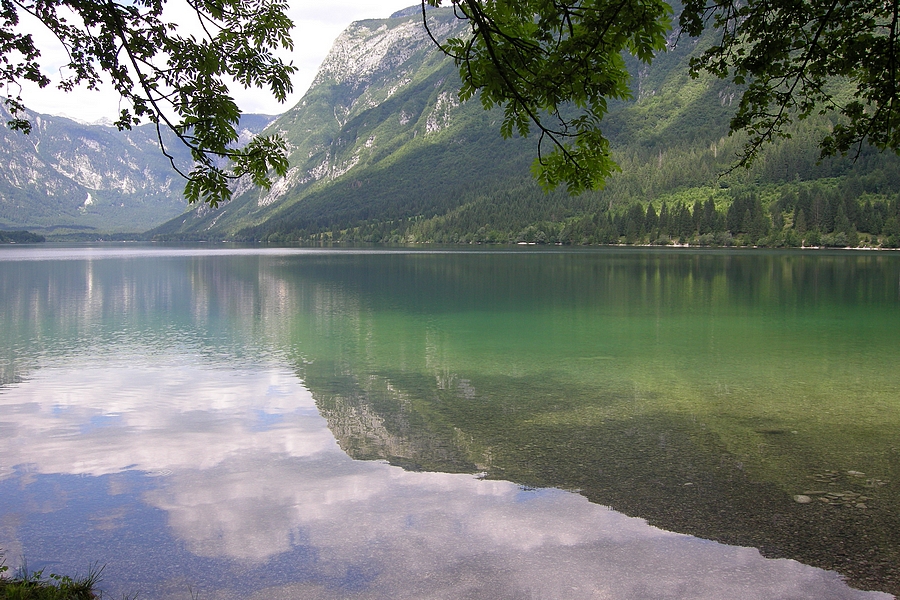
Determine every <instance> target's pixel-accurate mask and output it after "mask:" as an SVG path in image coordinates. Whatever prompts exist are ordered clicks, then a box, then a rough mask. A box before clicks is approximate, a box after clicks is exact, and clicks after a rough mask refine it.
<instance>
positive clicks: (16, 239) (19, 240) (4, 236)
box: [0, 231, 47, 244]
mask: <svg viewBox="0 0 900 600" xmlns="http://www.w3.org/2000/svg"><path fill="white" fill-rule="evenodd" d="M45 241H47V238H45V237H44V236H42V235H38V234H36V233H31V232H30V231H0V244H37V243H40V242H45Z"/></svg>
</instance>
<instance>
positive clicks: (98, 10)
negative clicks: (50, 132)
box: [0, 0, 295, 206]
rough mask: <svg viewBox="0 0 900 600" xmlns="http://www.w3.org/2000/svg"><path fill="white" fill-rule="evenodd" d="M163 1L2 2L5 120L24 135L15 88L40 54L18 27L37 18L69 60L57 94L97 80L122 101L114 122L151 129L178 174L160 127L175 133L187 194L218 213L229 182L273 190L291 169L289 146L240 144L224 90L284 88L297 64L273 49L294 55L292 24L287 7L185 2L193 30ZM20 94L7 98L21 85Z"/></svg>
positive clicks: (280, 91)
mask: <svg viewBox="0 0 900 600" xmlns="http://www.w3.org/2000/svg"><path fill="white" fill-rule="evenodd" d="M166 1H167V0H0V83H2V84H4V85H5V87H6V90H7V93H6V99H5V103H6V105H7V106H8V107H9V109H10V112H11V113H12V116H13V118H12V119H11V120H10V121H9V123H8V125H9V126H10V127H11V128H13V129H17V130H21V131H23V132H25V133H28V132H29V131H30V129H31V124H30V122H29V121H28V120H27V119H26V118H25V112H24V110H25V103H24V100H23V98H22V97H21V87H20V84H21V83H22V82H24V81H31V82H34V83H36V84H37V85H39V86H41V87H45V86H47V85H49V84H50V80H49V79H48V78H47V76H46V75H44V73H43V71H42V69H41V66H42V64H41V58H42V57H41V49H40V48H38V47H37V46H36V45H35V42H34V38H33V36H32V35H31V34H30V33H28V32H26V31H23V27H22V26H21V24H20V19H21V18H22V17H23V16H24V15H25V14H28V15H31V16H33V17H36V18H37V19H39V20H40V22H41V23H43V24H44V26H46V27H47V28H48V29H49V30H50V31H51V32H52V33H53V34H54V35H55V36H56V38H57V39H58V40H59V42H60V43H61V44H62V46H63V47H64V48H65V50H66V52H67V53H68V57H69V63H68V65H66V67H65V73H66V76H65V77H64V78H63V80H62V81H61V82H60V83H59V87H60V88H61V89H63V90H71V89H72V88H74V87H75V86H76V85H86V86H87V87H88V88H90V89H95V88H97V87H98V86H99V85H100V83H101V82H102V81H103V77H104V74H105V75H106V76H108V77H109V79H110V80H111V82H112V85H113V86H114V88H115V90H116V91H117V92H118V93H119V94H120V95H121V97H122V98H123V100H124V101H125V102H124V103H123V104H124V106H125V107H124V108H122V109H121V112H120V114H119V115H118V119H117V121H116V125H117V126H118V127H119V128H120V129H128V128H131V127H132V126H133V125H136V124H138V123H140V122H142V121H143V120H146V119H149V120H150V121H152V122H154V123H156V125H157V131H158V133H159V143H160V146H161V147H162V150H163V152H164V153H166V155H167V156H168V157H169V159H170V160H171V161H172V165H173V167H174V168H175V169H176V170H179V169H180V167H179V166H178V165H176V164H175V161H174V159H173V158H172V155H171V154H170V153H169V151H168V150H167V148H166V144H165V143H164V141H163V139H164V138H163V135H162V130H163V128H168V129H170V130H171V131H172V132H174V133H175V135H176V137H177V139H178V140H179V142H180V143H183V144H185V145H186V146H187V148H188V149H189V150H190V153H191V157H192V158H193V161H194V165H193V168H192V169H191V170H190V171H189V172H187V173H185V172H182V171H181V170H179V172H180V173H182V175H184V176H185V177H186V179H187V185H186V186H185V196H186V197H187V198H188V200H189V201H191V202H194V201H197V200H202V201H205V202H208V203H209V204H211V205H213V206H215V205H216V204H218V203H219V202H220V201H223V200H227V199H228V198H229V197H230V195H231V191H230V189H229V182H230V181H231V180H233V179H236V178H239V177H242V176H249V177H250V178H251V179H252V180H253V182H254V183H255V184H257V185H261V186H264V187H267V186H269V185H270V180H269V175H268V173H269V172H270V171H272V170H274V172H275V173H277V174H281V175H283V174H284V173H286V172H287V159H286V156H285V155H286V152H285V150H286V148H285V142H284V140H282V139H281V138H279V137H277V136H273V137H257V138H254V139H253V140H252V141H250V142H249V143H248V144H247V145H245V146H244V147H238V146H237V142H238V133H237V125H238V121H239V119H240V116H241V111H240V109H239V108H238V106H237V104H236V103H235V101H234V100H233V99H232V98H231V96H230V95H229V92H228V83H229V82H230V81H235V82H237V83H239V84H241V85H243V86H245V87H259V88H264V89H268V90H270V91H271V93H272V94H274V96H275V97H276V98H278V99H279V100H284V99H285V98H286V97H287V94H288V93H290V91H291V89H292V88H291V81H290V76H291V74H293V72H294V70H295V69H294V67H293V66H292V65H290V64H286V63H285V62H284V61H282V60H281V59H279V58H278V57H277V56H276V55H275V52H276V51H277V50H278V49H280V48H284V49H290V48H292V42H291V39H290V36H289V32H290V28H291V27H292V23H291V21H290V19H288V17H287V16H286V14H285V11H286V9H287V3H286V1H285V0H187V5H188V6H189V8H190V12H191V13H192V15H193V16H195V17H196V27H195V28H194V29H195V30H196V33H194V34H188V33H183V32H184V30H185V27H184V25H185V24H184V23H181V24H176V23H172V22H170V21H169V20H168V19H167V18H166V14H165V12H164V9H165V8H166ZM17 87H18V89H19V90H20V91H19V92H18V93H14V94H10V93H9V90H10V89H13V90H15V88H17Z"/></svg>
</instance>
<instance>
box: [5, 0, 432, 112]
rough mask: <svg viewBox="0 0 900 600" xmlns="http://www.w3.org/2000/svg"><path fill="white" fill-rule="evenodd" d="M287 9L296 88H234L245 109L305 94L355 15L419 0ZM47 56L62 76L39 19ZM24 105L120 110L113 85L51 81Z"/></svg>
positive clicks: (354, 0) (57, 53)
mask: <svg viewBox="0 0 900 600" xmlns="http://www.w3.org/2000/svg"><path fill="white" fill-rule="evenodd" d="M291 4H292V6H291V9H290V11H289V13H288V14H289V15H290V17H291V19H293V21H294V30H293V32H292V38H293V40H294V52H293V54H292V55H291V56H290V60H292V61H293V63H294V65H295V66H296V67H297V68H298V72H297V73H296V74H295V76H294V94H293V95H292V96H290V97H288V100H287V102H285V103H284V104H279V103H278V102H276V101H275V99H274V98H272V97H271V95H270V94H268V93H266V92H265V91H261V90H243V89H241V88H240V87H239V86H238V87H235V88H234V89H233V90H232V92H233V95H234V97H235V98H236V99H237V101H238V104H239V105H240V106H241V109H242V110H243V111H244V112H248V113H263V114H278V113H282V112H284V111H286V110H287V109H289V108H290V107H292V106H293V105H294V104H296V103H297V101H298V100H299V99H300V98H301V97H302V96H303V94H304V93H305V92H306V90H307V88H308V87H309V84H310V83H312V80H313V78H314V77H315V76H316V71H317V70H318V68H319V65H320V64H321V63H322V60H323V59H324V58H325V55H326V54H327V53H328V50H330V49H331V44H332V43H333V42H334V40H335V38H336V37H337V36H338V35H340V33H341V32H342V31H343V30H344V29H345V28H346V27H347V25H349V24H350V23H351V22H353V21H358V20H360V19H377V18H385V17H389V16H390V15H391V14H392V13H394V12H396V11H398V10H400V9H402V8H406V7H408V6H412V5H413V4H415V0H329V2H327V3H326V2H315V1H313V0H292V2H291ZM30 29H31V32H32V34H33V35H34V37H35V38H36V41H37V42H38V44H39V45H40V47H41V49H42V52H43V55H44V57H45V59H47V60H45V64H48V63H54V64H52V65H48V68H46V69H45V71H46V74H47V75H48V76H49V77H51V78H55V79H56V80H57V81H58V79H59V75H58V69H59V65H61V64H63V63H64V55H63V54H62V52H61V49H60V48H57V47H55V46H56V44H54V40H53V38H52V37H51V36H50V34H49V33H48V32H46V31H43V30H42V28H41V27H40V24H38V23H35V24H31V26H30ZM22 97H23V99H24V100H25V104H26V106H28V107H29V108H30V109H32V110H34V111H37V112H39V113H44V114H51V115H66V116H69V117H73V118H76V119H79V120H82V121H87V122H94V121H97V120H100V119H103V118H109V119H110V120H114V119H115V117H116V115H117V114H118V112H119V97H118V96H117V95H116V94H115V93H114V92H112V91H111V90H101V91H99V92H95V91H88V90H83V89H79V90H76V91H74V92H71V93H63V92H61V91H59V90H57V89H56V88H55V87H53V86H51V87H48V88H45V89H43V90H40V89H37V88H36V87H27V88H24V89H23V91H22Z"/></svg>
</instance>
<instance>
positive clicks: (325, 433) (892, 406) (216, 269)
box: [0, 244, 900, 600]
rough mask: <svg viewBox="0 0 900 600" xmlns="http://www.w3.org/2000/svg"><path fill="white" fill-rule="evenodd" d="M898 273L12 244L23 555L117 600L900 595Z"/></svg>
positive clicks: (837, 267)
mask: <svg viewBox="0 0 900 600" xmlns="http://www.w3.org/2000/svg"><path fill="white" fill-rule="evenodd" d="M898 335H900V254H898V253H893V252H849V251H847V252H839V251H835V252H826V251H794V252H788V251H785V252H780V251H763V250H744V251H738V250H688V249H636V248H618V249H617V248H609V249H585V250H582V249H578V248H572V249H569V248H557V249H535V248H532V247H528V248H512V249H497V250H455V249H451V250H442V249H429V248H426V249H411V250H410V249H402V248H396V249H390V248H388V249H378V248H363V249H352V248H348V249H334V250H332V249H303V248H281V249H278V248H238V247H224V246H207V245H201V246H194V247H175V246H152V245H134V244H128V245H114V244H110V245H99V246H95V247H90V246H74V247H64V246H60V247H54V246H53V245H47V246H43V245H42V246H28V247H26V246H13V247H4V248H0V549H2V551H3V552H4V554H5V561H6V563H7V564H8V565H10V566H12V567H17V566H20V565H22V564H23V563H24V564H25V565H26V568H27V569H28V570H32V571H33V570H39V569H45V574H47V573H50V572H54V573H66V574H73V573H84V572H86V571H87V570H88V569H89V568H90V566H91V565H92V564H94V565H105V570H104V573H103V575H104V577H103V582H102V584H101V588H102V589H103V590H104V591H105V594H104V597H107V594H108V597H121V596H122V594H128V595H134V594H139V596H138V597H139V598H141V599H144V600H154V599H163V598H166V599H169V598H184V599H191V598H194V597H200V598H202V599H203V600H218V599H238V598H240V599H256V598H259V599H262V598H266V599H281V598H283V599H289V598H290V599H299V598H303V599H326V598H366V599H368V598H490V599H500V598H542V599H548V598H560V599H572V598H611V599H616V600H619V599H648V598H673V599H682V598H708V599H721V598H741V599H752V598H759V599H766V600H771V599H788V598H790V599H804V598H808V599H816V600H818V599H824V598H835V599H837V598H848V599H850V598H854V599H855V598H889V597H891V596H890V594H900V534H898V532H900V359H898V354H897V341H898Z"/></svg>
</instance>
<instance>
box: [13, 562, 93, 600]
mask: <svg viewBox="0 0 900 600" xmlns="http://www.w3.org/2000/svg"><path fill="white" fill-rule="evenodd" d="M8 570H9V567H7V566H6V565H2V564H0V599H2V600H92V599H94V598H99V597H100V596H99V595H98V594H97V593H95V591H94V586H96V584H97V582H98V581H100V574H101V572H102V571H103V569H102V568H101V569H96V568H93V569H91V570H90V571H89V573H88V574H87V575H85V576H83V577H70V576H68V575H56V574H50V575H49V576H47V577H44V572H43V570H41V571H36V572H34V573H25V572H18V573H16V574H15V575H13V576H12V577H7V576H6V573H7V571H8Z"/></svg>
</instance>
